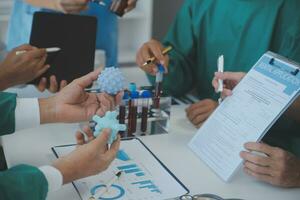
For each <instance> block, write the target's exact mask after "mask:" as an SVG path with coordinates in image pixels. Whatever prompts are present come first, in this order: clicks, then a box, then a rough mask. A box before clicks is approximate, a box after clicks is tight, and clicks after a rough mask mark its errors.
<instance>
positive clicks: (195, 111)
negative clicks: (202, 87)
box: [187, 106, 210, 121]
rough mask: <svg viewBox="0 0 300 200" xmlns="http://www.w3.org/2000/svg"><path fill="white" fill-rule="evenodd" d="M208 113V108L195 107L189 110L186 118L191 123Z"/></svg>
mask: <svg viewBox="0 0 300 200" xmlns="http://www.w3.org/2000/svg"><path fill="white" fill-rule="evenodd" d="M209 111H210V108H209V107H206V106H203V107H197V108H195V109H189V110H188V112H187V117H188V118H189V119H190V120H191V121H193V120H194V119H195V118H196V117H198V116H199V115H204V114H206V113H208V112H209Z"/></svg>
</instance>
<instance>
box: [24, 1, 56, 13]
mask: <svg viewBox="0 0 300 200" xmlns="http://www.w3.org/2000/svg"><path fill="white" fill-rule="evenodd" d="M24 1H25V2H26V3H28V4H31V5H33V6H36V7H41V8H48V9H51V10H57V11H62V9H61V7H60V5H59V3H58V1H57V0H24Z"/></svg>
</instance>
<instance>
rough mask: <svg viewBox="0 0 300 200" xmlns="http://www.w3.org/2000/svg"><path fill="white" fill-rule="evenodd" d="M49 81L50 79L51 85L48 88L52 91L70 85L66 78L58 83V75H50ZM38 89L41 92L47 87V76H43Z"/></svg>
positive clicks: (54, 91)
mask: <svg viewBox="0 0 300 200" xmlns="http://www.w3.org/2000/svg"><path fill="white" fill-rule="evenodd" d="M49 81H50V87H49V88H48V90H49V91H50V92H52V93H56V92H58V91H60V90H62V89H63V88H64V87H66V86H67V85H68V82H67V81H66V80H62V81H61V82H60V84H59V85H58V83H57V80H56V77H55V76H54V75H52V76H50V80H49ZM37 89H38V90H39V91H40V92H44V91H45V90H46V89H47V78H45V77H42V78H41V80H40V82H39V84H38V85H37Z"/></svg>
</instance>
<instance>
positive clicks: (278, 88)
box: [189, 52, 300, 182]
mask: <svg viewBox="0 0 300 200" xmlns="http://www.w3.org/2000/svg"><path fill="white" fill-rule="evenodd" d="M299 69H300V65H299V64H297V63H295V62H293V61H290V60H288V59H287V58H284V57H282V56H280V55H278V54H275V53H272V52H267V53H265V54H264V55H263V56H262V57H261V58H260V59H259V60H258V62H257V63H256V64H255V65H254V66H253V68H252V69H251V70H250V71H249V72H248V73H247V75H246V76H245V77H244V78H243V79H242V80H241V82H240V83H239V84H238V85H237V86H236V87H235V88H234V90H233V95H232V96H230V97H227V98H226V99H225V100H224V101H223V102H222V103H221V105H219V106H218V108H217V109H216V110H215V111H214V112H213V113H212V115H211V116H210V117H209V118H208V119H207V121H206V122H205V123H204V124H203V126H202V127H201V128H200V129H199V130H198V132H197V133H196V135H195V136H194V137H193V139H192V140H191V141H190V143H189V147H190V149H191V150H192V151H193V152H194V153H195V154H196V155H197V156H198V157H199V158H200V159H201V160H202V161H203V162H204V163H205V164H206V165H207V166H209V167H210V168H211V169H212V170H213V172H214V173H215V174H217V175H218V176H219V177H220V178H221V179H222V180H223V181H225V182H228V181H230V180H231V179H232V177H233V176H234V174H235V173H236V172H237V170H238V169H239V168H240V166H241V165H242V162H243V160H242V159H241V158H240V156H239V153H240V152H241V151H243V150H245V149H244V147H243V145H244V144H245V143H246V142H259V141H260V140H261V139H262V138H263V136H264V135H265V134H266V133H267V132H268V130H269V129H270V128H271V127H272V126H273V125H274V123H275V122H276V121H277V120H278V119H279V117H280V116H281V115H282V114H283V113H284V112H285V111H286V110H287V108H288V107H289V106H290V105H291V104H292V103H293V102H294V100H295V99H296V98H297V97H298V96H299V92H300V73H299Z"/></svg>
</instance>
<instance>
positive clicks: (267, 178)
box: [244, 168, 272, 183]
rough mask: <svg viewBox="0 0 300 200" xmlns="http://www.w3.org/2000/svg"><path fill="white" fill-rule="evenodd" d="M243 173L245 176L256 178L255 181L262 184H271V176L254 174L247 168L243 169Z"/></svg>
mask: <svg viewBox="0 0 300 200" xmlns="http://www.w3.org/2000/svg"><path fill="white" fill-rule="evenodd" d="M244 172H245V173H246V174H248V175H250V176H252V177H254V178H256V179H257V180H260V181H264V182H267V183H272V177H271V176H268V175H263V174H258V173H255V172H253V171H251V169H248V168H244Z"/></svg>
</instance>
